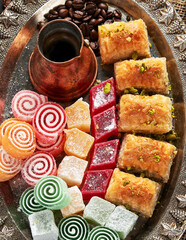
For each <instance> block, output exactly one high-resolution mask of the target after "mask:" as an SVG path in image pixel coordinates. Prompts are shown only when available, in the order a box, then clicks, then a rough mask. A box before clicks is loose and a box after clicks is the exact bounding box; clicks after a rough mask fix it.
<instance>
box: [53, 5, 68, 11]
mask: <svg viewBox="0 0 186 240" xmlns="http://www.w3.org/2000/svg"><path fill="white" fill-rule="evenodd" d="M62 8H63V9H64V8H66V7H65V5H64V4H60V5H57V6H56V7H54V8H53V10H54V11H58V10H59V9H62Z"/></svg>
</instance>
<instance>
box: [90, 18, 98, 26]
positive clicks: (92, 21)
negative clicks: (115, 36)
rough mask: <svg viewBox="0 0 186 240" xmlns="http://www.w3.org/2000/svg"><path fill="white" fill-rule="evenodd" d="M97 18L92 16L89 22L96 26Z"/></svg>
mask: <svg viewBox="0 0 186 240" xmlns="http://www.w3.org/2000/svg"><path fill="white" fill-rule="evenodd" d="M96 21H97V20H96V19H95V18H92V19H91V20H90V21H89V24H90V25H92V26H96V24H97V23H96Z"/></svg>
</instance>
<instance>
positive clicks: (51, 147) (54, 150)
mask: <svg viewBox="0 0 186 240" xmlns="http://www.w3.org/2000/svg"><path fill="white" fill-rule="evenodd" d="M64 144H65V134H64V133H61V134H59V137H58V138H57V141H56V142H55V143H54V144H47V143H42V142H40V141H39V140H37V139H36V149H37V150H38V151H45V152H48V153H50V154H52V155H53V156H54V157H58V156H60V155H61V153H62V152H63V150H64Z"/></svg>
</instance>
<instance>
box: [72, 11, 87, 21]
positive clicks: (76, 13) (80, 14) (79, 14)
mask: <svg viewBox="0 0 186 240" xmlns="http://www.w3.org/2000/svg"><path fill="white" fill-rule="evenodd" d="M84 14H85V13H84V12H82V11H79V10H76V11H74V18H76V19H78V20H80V19H82V18H83V16H84Z"/></svg>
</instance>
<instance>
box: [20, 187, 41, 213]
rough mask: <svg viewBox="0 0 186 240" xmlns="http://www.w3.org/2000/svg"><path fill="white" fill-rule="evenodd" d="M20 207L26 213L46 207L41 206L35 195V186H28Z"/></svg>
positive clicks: (22, 196)
mask: <svg viewBox="0 0 186 240" xmlns="http://www.w3.org/2000/svg"><path fill="white" fill-rule="evenodd" d="M19 204H20V208H21V210H22V211H23V212H24V213H25V214H26V215H30V214H32V213H35V212H39V211H42V210H44V209H45V208H44V207H43V206H41V205H40V204H39V203H38V202H37V201H36V199H35V197H34V188H33V187H30V188H27V189H26V190H25V191H24V192H23V193H22V195H21V198H20V201H19Z"/></svg>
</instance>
